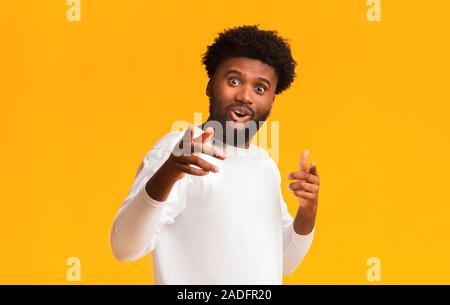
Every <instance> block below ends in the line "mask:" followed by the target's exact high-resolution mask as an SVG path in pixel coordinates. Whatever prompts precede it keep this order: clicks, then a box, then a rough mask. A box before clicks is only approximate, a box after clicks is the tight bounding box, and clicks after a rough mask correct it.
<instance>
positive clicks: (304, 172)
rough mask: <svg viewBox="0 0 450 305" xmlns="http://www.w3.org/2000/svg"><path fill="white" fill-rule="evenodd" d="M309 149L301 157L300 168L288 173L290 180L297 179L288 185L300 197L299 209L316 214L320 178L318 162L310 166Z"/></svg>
mask: <svg viewBox="0 0 450 305" xmlns="http://www.w3.org/2000/svg"><path fill="white" fill-rule="evenodd" d="M308 156H309V151H307V150H304V151H303V153H302V156H301V158H300V169H299V170H298V171H297V172H292V173H290V174H289V175H288V179H289V180H296V181H294V182H292V183H290V184H289V185H288V188H289V189H290V190H291V192H292V193H293V194H294V195H295V196H296V197H298V201H299V204H300V205H299V209H302V210H303V211H307V212H309V213H312V214H315V213H316V211H317V204H318V197H319V185H320V179H319V174H318V172H317V166H316V163H315V162H314V161H313V162H311V167H309V166H308Z"/></svg>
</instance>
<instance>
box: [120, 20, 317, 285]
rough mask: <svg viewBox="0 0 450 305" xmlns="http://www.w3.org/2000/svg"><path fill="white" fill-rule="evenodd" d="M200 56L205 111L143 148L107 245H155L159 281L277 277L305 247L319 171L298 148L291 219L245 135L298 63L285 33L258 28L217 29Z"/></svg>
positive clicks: (123, 250) (137, 252) (267, 166)
mask: <svg viewBox="0 0 450 305" xmlns="http://www.w3.org/2000/svg"><path fill="white" fill-rule="evenodd" d="M203 63H204V64H205V66H206V70H207V72H208V76H209V82H208V85H207V88H206V94H207V96H208V97H209V100H210V116H209V118H208V120H207V122H205V123H204V124H203V126H200V127H198V126H189V127H188V128H186V130H185V131H174V132H171V133H169V134H167V135H166V136H165V137H163V138H162V139H161V140H160V141H159V142H158V143H157V144H156V145H155V146H154V147H153V148H152V150H150V152H149V153H148V154H147V155H146V157H145V158H144V160H143V162H142V164H141V167H140V169H139V171H138V174H137V176H136V179H135V181H134V184H133V186H132V188H131V191H130V193H129V194H128V196H127V197H126V199H125V201H124V202H123V204H122V206H121V208H120V210H119V212H118V214H117V216H116V218H115V220H114V224H113V228H112V233H111V245H112V250H113V253H114V255H115V257H116V258H117V259H119V260H120V261H132V260H136V259H138V258H140V257H142V256H144V255H146V254H147V253H149V252H152V253H153V264H154V272H155V282H156V283H157V284H281V283H282V275H283V273H284V274H289V273H292V272H293V271H294V270H295V269H296V267H297V266H298V265H299V264H300V262H301V261H302V259H303V258H304V256H305V255H306V253H307V251H308V249H309V247H310V245H311V242H312V238H313V234H314V224H315V219H316V213H317V203H318V191H319V176H318V173H317V168H316V165H315V163H314V162H312V163H311V166H309V165H308V160H307V159H308V154H309V153H308V151H304V152H303V154H302V156H301V158H300V166H299V169H298V170H297V171H295V172H292V173H290V174H289V179H291V180H294V182H292V183H290V184H289V186H288V187H289V189H290V190H291V191H292V193H293V194H294V195H295V196H296V197H298V201H299V208H298V211H297V214H296V216H295V219H293V218H292V216H291V215H290V214H289V212H288V210H287V207H286V204H285V202H284V200H283V196H282V193H281V189H280V183H281V178H280V173H279V170H278V168H277V166H276V164H275V162H273V160H272V159H271V158H270V156H269V155H268V154H267V153H266V152H265V151H264V150H263V149H262V148H259V147H257V146H255V145H254V144H250V143H251V139H252V137H253V136H254V134H255V133H256V131H257V129H258V128H259V127H261V125H262V123H263V122H264V121H265V120H266V118H267V117H268V116H269V113H270V111H271V108H272V105H273V102H274V99H275V95H277V94H279V93H281V92H282V91H284V90H285V89H287V88H288V87H289V86H290V84H291V83H292V81H293V79H294V69H295V64H296V63H295V61H294V59H293V58H292V56H291V51H290V48H289V45H288V43H287V42H286V41H285V40H284V39H283V38H281V37H279V36H278V35H277V33H276V32H274V31H263V30H260V29H258V27H257V26H241V27H237V28H232V29H228V30H226V31H224V32H222V33H221V34H220V35H219V37H218V38H217V39H216V40H215V41H214V43H213V44H212V45H210V46H209V47H208V50H207V52H206V54H205V55H204V57H203ZM208 126H209V127H208ZM201 127H202V128H201ZM251 127H253V128H251ZM230 152H234V153H230Z"/></svg>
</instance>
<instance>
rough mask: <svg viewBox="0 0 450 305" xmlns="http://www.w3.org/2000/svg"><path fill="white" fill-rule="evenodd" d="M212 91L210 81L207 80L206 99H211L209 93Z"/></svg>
mask: <svg viewBox="0 0 450 305" xmlns="http://www.w3.org/2000/svg"><path fill="white" fill-rule="evenodd" d="M211 90H212V81H211V79H209V80H208V85H206V95H207V96H208V97H211V92H212V91H211Z"/></svg>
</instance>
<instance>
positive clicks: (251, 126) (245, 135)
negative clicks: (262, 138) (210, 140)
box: [203, 95, 272, 147]
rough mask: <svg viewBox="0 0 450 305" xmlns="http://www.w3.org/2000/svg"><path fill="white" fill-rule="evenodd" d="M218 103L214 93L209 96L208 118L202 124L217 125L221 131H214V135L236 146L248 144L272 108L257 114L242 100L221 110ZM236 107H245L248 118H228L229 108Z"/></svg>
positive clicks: (214, 126)
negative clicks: (241, 120)
mask: <svg viewBox="0 0 450 305" xmlns="http://www.w3.org/2000/svg"><path fill="white" fill-rule="evenodd" d="M220 105H221V103H220V101H218V100H217V99H216V98H215V96H214V95H212V96H211V97H210V98H209V118H208V121H207V122H206V123H205V124H203V125H204V128H206V127H208V126H211V127H213V128H215V129H217V127H220V129H221V130H222V133H220V132H215V134H214V137H215V138H216V139H218V140H219V141H221V142H223V143H226V144H228V145H232V146H238V147H243V146H248V144H249V143H250V142H251V140H252V138H253V136H254V135H255V134H256V133H257V132H258V130H259V129H260V128H261V127H262V126H263V125H264V123H265V121H266V119H267V118H268V117H269V115H270V112H271V110H272V108H270V109H269V110H268V111H266V112H264V113H262V114H259V115H258V114H257V113H255V112H254V111H253V110H252V109H251V108H250V107H249V106H248V105H247V104H246V103H243V102H236V103H233V104H231V105H228V106H227V107H226V108H225V109H223V110H222V109H221V108H220ZM236 107H239V108H241V109H245V110H246V111H247V112H248V113H249V118H248V120H246V121H245V122H235V121H234V120H233V119H232V118H230V116H229V113H230V111H231V109H233V108H236ZM217 125H219V126H217Z"/></svg>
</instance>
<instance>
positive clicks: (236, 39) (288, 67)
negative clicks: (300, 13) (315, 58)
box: [203, 25, 297, 94]
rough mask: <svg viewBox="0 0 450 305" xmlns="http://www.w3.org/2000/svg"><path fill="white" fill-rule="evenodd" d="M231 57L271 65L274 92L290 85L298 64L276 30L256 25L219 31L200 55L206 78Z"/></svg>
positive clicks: (279, 91)
mask: <svg viewBox="0 0 450 305" xmlns="http://www.w3.org/2000/svg"><path fill="white" fill-rule="evenodd" d="M230 57H248V58H252V59H257V60H260V61H262V62H263V63H265V64H267V65H269V66H271V67H273V68H274V69H275V72H276V74H277V78H278V82H277V88H276V89H275V94H279V93H281V92H282V91H284V90H286V89H287V88H289V87H290V85H291V83H292V82H293V80H294V77H295V66H296V64H297V63H296V62H295V60H294V59H293V58H292V54H291V49H290V46H289V43H288V42H287V40H285V39H284V38H282V37H280V36H278V34H277V32H276V31H265V30H260V29H258V25H245V26H239V27H234V28H231V29H226V30H225V31H223V32H222V33H220V34H219V36H218V37H217V38H216V39H215V40H214V43H213V44H211V45H209V46H208V48H207V51H206V53H205V54H204V55H203V64H204V65H205V68H206V72H207V73H208V76H209V78H212V77H213V75H214V72H215V71H216V69H217V67H218V66H219V65H220V64H221V63H222V62H223V61H224V60H226V59H228V58H230Z"/></svg>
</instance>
